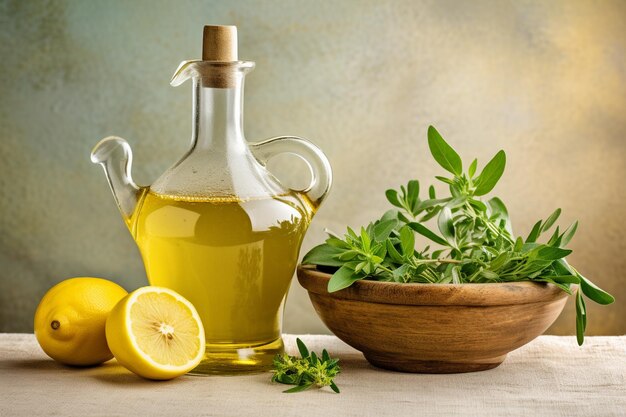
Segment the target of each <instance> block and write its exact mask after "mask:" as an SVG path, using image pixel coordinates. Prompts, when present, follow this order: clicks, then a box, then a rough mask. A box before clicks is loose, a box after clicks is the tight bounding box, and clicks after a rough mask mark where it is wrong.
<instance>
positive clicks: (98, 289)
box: [35, 277, 128, 366]
mask: <svg viewBox="0 0 626 417" xmlns="http://www.w3.org/2000/svg"><path fill="white" fill-rule="evenodd" d="M127 294H128V292H127V291H126V290H125V289H124V288H122V287H120V286H119V285H117V284H116V283H114V282H111V281H108V280H106V279H101V278H88V277H79V278H70V279H66V280H65V281H62V282H60V283H59V284H57V285H55V286H54V287H52V288H50V290H48V292H47V293H46V295H44V297H43V298H42V299H41V301H40V302H39V306H38V307H37V311H36V312H35V336H36V337H37V341H38V342H39V344H40V345H41V348H42V349H43V351H44V352H46V354H47V355H48V356H50V357H51V358H52V359H54V360H55V361H58V362H61V363H64V364H66V365H76V366H90V365H98V364H100V363H102V362H106V361H108V360H109V359H111V358H112V357H113V354H112V353H111V351H110V350H109V347H108V346H107V341H106V335H105V324H106V319H107V317H108V315H109V313H110V312H111V310H112V309H113V307H114V306H115V304H117V302H118V301H119V300H121V299H122V298H124V297H125V296H126V295H127Z"/></svg>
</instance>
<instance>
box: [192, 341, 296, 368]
mask: <svg viewBox="0 0 626 417" xmlns="http://www.w3.org/2000/svg"><path fill="white" fill-rule="evenodd" d="M283 351H284V345H283V339H282V338H280V337H279V338H278V339H276V340H273V341H272V342H270V343H266V344H263V345H256V346H250V345H235V344H219V345H217V344H207V345H206V353H205V354H204V359H202V361H201V362H200V365H198V366H197V367H196V368H194V369H193V370H192V371H191V372H189V375H194V376H209V375H241V374H254V373H260V372H266V371H268V370H270V369H271V368H272V362H273V361H274V357H275V356H276V355H277V354H279V353H283Z"/></svg>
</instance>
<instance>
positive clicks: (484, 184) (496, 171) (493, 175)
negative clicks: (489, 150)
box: [474, 151, 506, 195]
mask: <svg viewBox="0 0 626 417" xmlns="http://www.w3.org/2000/svg"><path fill="white" fill-rule="evenodd" d="M505 166H506V154H505V153H504V151H498V153H497V154H496V155H495V156H494V157H493V158H492V159H491V161H489V162H488V163H487V165H485V168H483V171H482V172H481V173H480V175H479V176H478V178H477V179H476V184H478V185H477V187H476V190H475V191H474V195H485V194H487V193H488V192H489V191H491V190H492V189H493V187H495V186H496V183H497V182H498V181H499V180H500V177H501V176H502V173H504V167H505Z"/></svg>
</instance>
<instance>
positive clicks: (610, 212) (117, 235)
mask: <svg viewBox="0 0 626 417" xmlns="http://www.w3.org/2000/svg"><path fill="white" fill-rule="evenodd" d="M206 23H225V24H236V25H238V26H239V29H240V56H241V57H242V58H245V59H249V60H253V61H256V62H257V69H256V70H255V71H254V72H253V73H252V74H251V75H250V76H249V77H248V83H247V95H246V121H245V124H246V131H247V137H248V139H250V140H257V139H262V138H265V137H269V136H273V135H278V134H288V133H291V134H297V135H302V136H305V137H309V138H311V139H312V140H314V141H315V142H316V143H317V144H318V145H319V146H320V147H322V149H324V151H325V152H326V153H327V155H328V156H329V158H330V160H331V163H332V164H333V167H334V173H335V186H334V189H333V191H332V195H331V196H330V197H329V198H328V200H327V202H326V204H325V206H324V207H323V208H322V210H321V211H320V212H319V215H318V216H317V217H316V219H315V221H314V222H313V225H312V226H311V229H310V232H309V234H308V236H307V238H306V241H305V243H304V250H306V249H308V248H310V247H311V246H313V245H314V244H316V243H317V242H320V241H321V240H322V238H323V232H322V231H323V228H324V227H329V228H331V229H333V230H337V231H342V230H343V228H344V225H345V224H350V225H355V226H356V225H360V224H362V223H365V222H367V221H368V220H369V219H371V218H373V217H376V216H378V215H379V214H380V213H382V211H383V210H385V208H386V203H385V200H384V196H383V191H384V190H385V188H387V187H390V186H397V185H398V184H400V183H402V182H405V181H406V180H407V179H409V178H420V179H428V178H431V177H432V176H433V175H435V174H437V173H439V172H440V171H439V170H438V169H437V168H436V166H435V165H434V163H433V162H432V161H431V159H430V157H429V155H428V153H427V147H426V144H425V132H426V127H427V126H428V125H429V124H434V125H435V126H437V127H438V128H439V130H440V131H441V132H442V133H443V134H444V137H446V138H447V139H448V140H449V141H450V142H451V143H452V144H453V145H454V146H455V147H456V148H457V149H458V150H459V151H460V153H461V154H462V155H463V156H464V157H465V160H466V161H469V160H470V158H472V157H474V156H477V157H479V159H480V160H481V161H482V162H483V163H484V162H486V160H487V158H489V157H490V156H491V155H493V154H494V153H495V152H496V151H497V150H498V149H500V148H504V149H505V150H506V151H507V154H508V156H509V159H508V168H507V172H506V173H505V176H504V178H503V180H502V182H501V184H500V185H499V186H498V188H497V189H496V192H497V194H498V195H500V196H501V197H502V198H503V199H504V200H505V201H506V202H508V204H509V209H510V211H511V213H512V216H513V221H514V226H515V227H516V230H518V231H522V232H523V233H524V234H525V233H526V232H527V231H528V230H529V229H530V227H531V225H532V223H533V222H534V220H536V219H537V218H539V217H542V216H543V217H545V216H546V215H547V214H548V213H549V212H550V211H551V210H552V209H553V208H555V207H557V206H560V207H562V208H563V210H564V220H566V221H571V220H574V219H579V220H580V221H581V227H580V228H579V233H578V236H577V237H576V238H575V240H574V242H573V243H572V245H571V246H572V248H573V249H574V250H575V253H574V254H573V255H572V256H571V261H572V263H574V264H575V265H577V266H578V267H579V269H580V270H581V271H582V272H583V273H585V274H587V275H588V276H589V277H591V278H592V279H593V280H594V281H596V282H597V283H598V284H600V285H601V286H603V287H604V288H606V289H607V290H609V291H611V292H612V293H613V294H614V295H616V297H617V298H618V302H617V303H616V304H615V305H613V306H610V307H597V306H595V305H591V306H590V308H589V309H590V322H589V333H590V334H624V333H626V323H625V320H624V317H626V303H624V301H623V300H624V298H626V291H625V290H624V288H626V287H625V286H624V274H625V272H624V271H625V269H626V256H624V252H625V251H626V240H625V239H624V235H623V229H624V226H625V225H626V220H625V213H626V187H625V186H624V177H625V174H626V168H625V165H624V163H625V162H626V158H625V157H626V142H625V140H624V131H626V56H625V53H626V3H624V2H620V1H600V2H592V1H572V0H567V1H549V2H544V1H535V2H529V1H516V2H506V1H495V0H494V1H463V0H457V1H419V2H418V1H380V0H377V1H285V2H272V1H262V0H257V1H229V2H217V1H215V2H199V1H198V2H165V1H163V2H147V1H132V2H130V1H61V0H58V1H18V0H15V1H5V0H2V1H0V57H1V59H0V69H1V75H0V192H1V193H2V195H1V200H0V331H30V329H31V319H32V316H33V312H34V309H35V306H36V303H37V302H38V300H39V298H40V297H41V296H42V295H43V294H44V292H45V291H46V289H47V288H48V287H50V286H51V285H53V284H54V283H56V282H58V281H60V280H62V279H64V278H66V277H70V276H76V275H95V276H103V277H108V278H110V279H114V280H116V281H118V282H120V283H121V284H123V285H124V286H125V287H126V288H127V289H133V288H136V287H139V286H142V285H145V284H146V279H145V275H144V271H143V267H142V263H141V261H140V258H139V254H138V251H137V249H136V248H135V246H134V243H133V241H132V240H131V238H130V236H129V235H128V233H127V231H126V229H125V226H124V225H123V223H122V221H121V219H120V217H119V215H118V213H117V210H116V208H115V206H114V203H113V199H112V198H111V195H110V192H109V190H108V187H107V185H106V183H105V180H104V176H103V175H102V172H101V170H100V168H98V167H96V166H94V165H92V164H91V163H90V162H89V151H90V149H91V147H92V146H93V145H94V144H95V142H96V141H97V140H98V139H100V138H101V137H103V136H106V135H109V134H117V135H120V136H123V137H126V138H127V139H129V141H130V142H131V145H132V146H133V150H134V151H135V169H134V175H135V178H136V180H138V182H140V183H149V182H151V181H152V180H153V179H154V178H156V177H157V176H158V174H159V173H161V172H162V171H163V170H164V169H165V168H166V167H167V166H169V165H170V164H171V163H172V162H173V161H174V160H175V159H176V157H175V156H174V155H177V154H182V153H183V152H184V150H185V149H186V147H187V144H188V138H189V135H190V123H189V122H190V88H189V85H185V86H183V87H180V88H178V89H173V88H171V87H169V86H168V80H169V77H170V75H171V74H172V73H173V71H174V69H175V68H176V66H177V65H178V63H179V61H181V60H184V59H189V58H197V57H198V56H199V53H200V45H199V40H200V33H201V29H202V25H203V24H206ZM281 162H282V163H283V165H282V166H279V167H278V168H276V169H277V171H279V174H280V173H284V172H285V171H286V170H288V169H292V168H293V169H295V168H300V167H301V166H300V165H298V164H296V163H294V162H292V161H291V160H289V159H288V158H282V159H281ZM275 165H281V164H275ZM573 310H574V309H573V306H572V304H571V303H570V304H569V305H568V307H567V308H566V312H565V313H564V314H563V316H562V317H561V318H560V319H559V321H558V322H557V324H556V325H555V326H554V327H553V328H552V331H554V332H556V333H559V334H570V333H572V332H573V331H574V316H573ZM285 330H286V331H289V332H321V331H325V329H324V327H323V325H322V324H321V323H320V321H319V320H318V318H317V317H316V316H315V313H314V312H313V310H312V308H311V306H310V303H309V301H308V299H307V297H306V295H305V293H304V292H303V290H302V289H301V288H300V287H299V285H298V284H297V283H296V284H295V285H294V286H293V287H292V291H291V294H290V298H289V302H288V306H287V312H286V329H285Z"/></svg>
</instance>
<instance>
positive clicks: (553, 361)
mask: <svg viewBox="0 0 626 417" xmlns="http://www.w3.org/2000/svg"><path fill="white" fill-rule="evenodd" d="M295 337H296V336H293V335H285V337H284V339H285V343H286V347H287V350H288V351H289V352H290V353H295V350H296V348H295ZM300 337H301V338H302V339H303V340H304V341H305V343H306V344H307V345H308V346H309V348H310V349H311V350H314V351H321V350H322V348H327V349H328V351H329V352H330V354H331V356H334V357H338V358H340V360H341V362H340V363H341V366H342V370H343V371H342V373H341V374H340V375H339V376H338V377H337V378H336V382H337V385H339V387H340V388H341V394H334V393H332V392H331V391H330V390H311V391H306V392H303V393H296V394H283V393H282V392H281V391H282V390H283V389H285V388H286V387H285V386H284V385H279V384H273V383H270V374H269V373H264V374H257V375H251V376H237V377H234V376H230V377H219V376H213V377H193V376H184V377H181V378H178V379H175V380H172V381H165V382H153V381H147V380H144V379H141V378H139V377H137V376H135V375H134V374H132V373H130V372H129V371H126V370H125V369H124V368H122V367H121V366H120V365H118V364H117V363H116V362H115V360H112V361H109V362H107V363H106V364H104V365H102V366H99V367H95V368H87V369H74V368H69V367H64V366H62V365H59V364H57V363H55V362H54V361H52V360H51V359H49V358H48V357H47V356H46V355H45V354H44V353H43V351H42V350H41V349H40V348H39V345H38V344H37V342H36V340H35V337H34V336H33V335H31V334H0V415H1V416H29V417H30V416H39V415H59V416H126V415H128V416H141V415H150V416H268V417H269V416H272V417H280V416H299V417H315V416H325V417H328V416H333V417H334V416H337V417H339V416H359V417H363V416H394V417H397V416H403V415H408V416H456V415H463V416H481V417H488V416H626V387H625V384H626V336H621V337H587V338H586V340H585V345H584V346H583V347H578V345H576V341H575V339H574V337H556V336H541V337H539V338H538V339H536V340H534V341H533V342H531V343H530V344H528V345H526V346H524V347H522V348H520V349H518V350H516V351H514V352H512V353H510V354H509V356H508V358H507V359H506V360H505V362H504V363H503V364H502V365H500V366H499V367H498V368H495V369H492V370H489V371H485V372H476V373H467V374H450V375H418V374H404V373H398V372H390V371H384V370H380V369H376V368H374V367H372V366H371V365H369V364H368V363H367V362H366V361H365V359H364V358H363V356H362V355H361V354H360V353H359V352H358V351H356V350H354V349H352V348H350V347H349V346H347V345H346V344H344V343H343V342H341V341H340V340H338V339H337V338H336V337H333V336H317V335H303V336H300Z"/></svg>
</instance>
